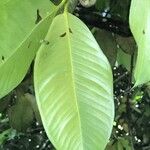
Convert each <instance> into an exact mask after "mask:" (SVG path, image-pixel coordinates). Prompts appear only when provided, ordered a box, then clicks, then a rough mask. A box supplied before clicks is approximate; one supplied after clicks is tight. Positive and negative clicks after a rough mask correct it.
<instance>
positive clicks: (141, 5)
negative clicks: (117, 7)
mask: <svg viewBox="0 0 150 150" xmlns="http://www.w3.org/2000/svg"><path fill="white" fill-rule="evenodd" d="M149 8H150V1H148V0H143V1H138V0H132V2H131V8H130V28H131V31H132V33H133V36H134V38H135V40H136V42H137V45H138V56H137V62H136V67H135V72H134V77H135V81H136V83H135V85H134V86H138V85H140V84H144V83H146V82H148V81H150V69H149V64H150V57H149V56H150V9H149ZM137 15H138V16H137Z"/></svg>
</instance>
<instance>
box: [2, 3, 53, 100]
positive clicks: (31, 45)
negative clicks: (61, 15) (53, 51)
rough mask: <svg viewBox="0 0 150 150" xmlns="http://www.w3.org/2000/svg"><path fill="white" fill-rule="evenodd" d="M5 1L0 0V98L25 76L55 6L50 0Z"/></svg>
mask: <svg viewBox="0 0 150 150" xmlns="http://www.w3.org/2000/svg"><path fill="white" fill-rule="evenodd" d="M5 2H6V3H4V2H0V98H1V97H3V96H5V95H6V94H7V93H9V92H10V91H11V90H12V89H13V88H15V87H16V86H17V85H18V84H19V83H20V82H21V80H22V79H23V78H24V76H25V74H26V73H27V70H28V68H29V66H30V64H31V61H32V60H33V58H34V56H35V53H36V51H37V50H38V48H39V46H40V44H41V43H40V40H42V39H43V38H44V37H45V35H46V32H47V30H48V28H49V25H50V23H51V21H52V18H53V16H54V13H52V12H54V8H55V7H54V6H53V5H52V3H51V2H50V1H49V0H43V1H41V0H36V1H35V0H23V1H21V0H11V1H5ZM41 19H42V20H41ZM38 21H40V22H39V23H38ZM37 23H38V24H37Z"/></svg>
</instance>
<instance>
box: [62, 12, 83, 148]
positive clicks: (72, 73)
mask: <svg viewBox="0 0 150 150" xmlns="http://www.w3.org/2000/svg"><path fill="white" fill-rule="evenodd" d="M63 15H64V18H65V25H66V36H67V42H68V49H69V58H70V66H71V79H72V89H73V94H74V98H75V104H76V108H77V113H78V120H79V128H80V137H81V144H82V150H84V148H83V134H82V128H81V119H80V111H79V107H78V100H77V95H76V86H75V81H74V79H75V77H74V69H73V63H72V62H73V58H72V50H71V49H72V47H71V39H70V32H69V28H70V27H69V22H68V13H67V12H64V14H63Z"/></svg>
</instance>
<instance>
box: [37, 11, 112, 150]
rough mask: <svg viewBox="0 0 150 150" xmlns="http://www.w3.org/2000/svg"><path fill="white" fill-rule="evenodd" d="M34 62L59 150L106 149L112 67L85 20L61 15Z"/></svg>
mask: <svg viewBox="0 0 150 150" xmlns="http://www.w3.org/2000/svg"><path fill="white" fill-rule="evenodd" d="M46 40H47V41H49V45H42V46H41V48H40V50H39V51H38V53H37V57H36V61H35V77H34V82H35V92H36V98H37V103H38V107H39V110H40V114H41V117H42V121H43V124H44V127H45V130H46V132H47V135H48V137H49V138H50V140H51V141H52V143H53V144H54V146H55V147H56V148H57V149H58V150H92V149H93V150H102V149H104V147H105V146H106V144H107V142H108V139H109V136H110V134H111V129H112V123H113V118H114V104H113V85H112V72H111V67H110V65H109V63H108V60H107V59H106V57H105V55H104V54H103V53H102V51H101V49H100V48H99V46H98V44H97V42H96V40H95V39H94V37H93V35H92V34H91V32H90V31H89V29H88V28H87V27H86V26H85V25H84V23H83V22H82V21H80V20H79V19H78V18H76V17H75V16H73V15H71V14H67V13H64V14H61V15H59V16H57V17H56V18H55V19H54V20H53V23H52V25H51V27H50V29H49V32H48V34H47V36H46Z"/></svg>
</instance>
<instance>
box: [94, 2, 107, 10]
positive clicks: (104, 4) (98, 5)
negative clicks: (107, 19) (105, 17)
mask: <svg viewBox="0 0 150 150" xmlns="http://www.w3.org/2000/svg"><path fill="white" fill-rule="evenodd" d="M109 5H110V0H97V1H96V4H95V7H96V9H97V10H99V11H104V10H105V9H106V8H107V9H108V8H109Z"/></svg>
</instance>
